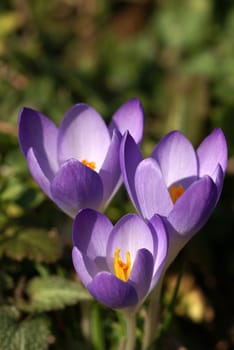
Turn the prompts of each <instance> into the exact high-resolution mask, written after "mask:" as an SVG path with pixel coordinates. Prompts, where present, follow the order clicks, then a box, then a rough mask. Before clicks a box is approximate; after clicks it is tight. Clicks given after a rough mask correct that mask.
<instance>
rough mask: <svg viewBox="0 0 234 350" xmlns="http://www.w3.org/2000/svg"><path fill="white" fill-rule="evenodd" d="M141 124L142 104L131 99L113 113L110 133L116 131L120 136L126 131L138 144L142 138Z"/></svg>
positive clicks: (142, 118)
mask: <svg viewBox="0 0 234 350" xmlns="http://www.w3.org/2000/svg"><path fill="white" fill-rule="evenodd" d="M143 122H144V111H143V107H142V104H141V102H140V101H139V100H138V99H137V98H132V99H130V100H128V101H127V102H126V103H124V104H123V105H122V106H121V107H120V108H119V109H118V110H117V111H116V112H115V114H114V115H113V117H112V121H111V123H110V127H109V128H110V131H111V132H112V131H113V130H114V129H118V130H119V131H120V132H121V134H122V135H123V134H124V133H125V131H127V130H128V131H129V133H130V134H131V136H132V137H133V138H134V140H135V141H136V143H139V142H141V140H142V136H143V127H144V125H143Z"/></svg>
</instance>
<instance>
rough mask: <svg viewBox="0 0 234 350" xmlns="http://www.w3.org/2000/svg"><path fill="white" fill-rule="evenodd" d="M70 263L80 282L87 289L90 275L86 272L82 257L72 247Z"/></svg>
mask: <svg viewBox="0 0 234 350" xmlns="http://www.w3.org/2000/svg"><path fill="white" fill-rule="evenodd" d="M72 261H73V265H74V268H75V270H76V272H77V274H78V276H79V278H80V280H81V282H82V283H83V284H84V285H85V287H87V285H88V284H89V283H90V282H91V281H92V273H90V271H88V269H87V266H86V264H85V262H84V258H83V255H82V254H81V252H80V251H79V250H78V249H77V248H76V247H73V249H72ZM91 270H92V269H91Z"/></svg>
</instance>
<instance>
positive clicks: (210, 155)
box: [197, 129, 227, 181]
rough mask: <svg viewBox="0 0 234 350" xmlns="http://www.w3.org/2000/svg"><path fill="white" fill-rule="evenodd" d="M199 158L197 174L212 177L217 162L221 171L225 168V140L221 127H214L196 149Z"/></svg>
mask: <svg viewBox="0 0 234 350" xmlns="http://www.w3.org/2000/svg"><path fill="white" fill-rule="evenodd" d="M197 155H198V159H199V176H200V177H202V176H205V175H209V176H210V177H212V179H213V180H214V181H215V179H214V178H213V176H212V175H213V173H214V172H215V170H216V168H217V166H218V164H220V166H221V168H222V170H223V173H225V171H226V168H227V142H226V138H225V136H224V133H223V132H222V130H221V129H215V130H214V131H213V132H212V133H211V134H210V135H208V136H207V137H206V138H205V139H204V140H203V142H202V143H201V144H200V146H199V147H198V149H197Z"/></svg>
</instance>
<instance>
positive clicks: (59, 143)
mask: <svg viewBox="0 0 234 350" xmlns="http://www.w3.org/2000/svg"><path fill="white" fill-rule="evenodd" d="M126 130H128V131H129V132H130V134H131V135H132V137H133V138H134V140H135V141H136V143H139V142H140V141H141V139H142V134H143V109H142V106H141V104H140V102H139V100H137V99H135V98H134V99H130V100H129V101H127V102H126V103H125V104H123V105H122V106H121V107H120V108H119V109H118V110H117V111H116V112H115V114H114V115H113V117H112V121H111V123H110V126H109V128H107V127H106V125H105V123H104V121H103V119H102V118H101V116H100V115H99V114H98V113H97V112H96V111H95V110H94V109H93V108H91V107H89V106H88V105H86V104H84V103H80V104H76V105H74V106H73V107H72V108H71V109H69V110H68V112H67V113H66V114H65V116H64V118H63V120H62V122H61V124H60V126H59V128H57V127H56V126H55V125H54V123H53V122H52V121H51V120H49V119H48V118H47V117H45V116H44V115H43V114H42V113H40V112H38V111H35V110H33V109H30V108H23V109H22V110H21V112H20V116H19V142H20V147H21V150H22V152H23V153H24V155H25V157H26V159H27V162H28V166H29V169H30V171H31V174H32V176H33V177H34V179H35V180H36V181H37V183H38V184H39V186H40V187H41V188H42V190H43V191H44V192H45V193H46V194H47V195H48V196H49V197H50V198H51V199H52V200H53V201H54V202H55V203H56V204H57V205H58V206H59V207H60V208H61V209H62V210H63V211H64V212H65V213H67V214H69V215H70V216H72V217H74V216H75V215H76V213H77V212H78V210H79V209H80V208H85V207H90V208H93V209H97V210H100V211H102V210H104V208H105V207H106V205H107V203H108V202H109V201H110V199H111V198H112V196H113V195H114V193H115V192H116V190H117V189H118V187H119V186H120V184H121V180H120V179H121V172H120V166H119V148H120V141H121V137H122V134H123V133H124V132H125V131H126Z"/></svg>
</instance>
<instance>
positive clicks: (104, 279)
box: [87, 272, 138, 309]
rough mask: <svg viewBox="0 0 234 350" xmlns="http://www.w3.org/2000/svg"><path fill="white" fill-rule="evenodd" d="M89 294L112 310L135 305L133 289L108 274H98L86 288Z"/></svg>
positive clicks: (135, 299)
mask: <svg viewBox="0 0 234 350" xmlns="http://www.w3.org/2000/svg"><path fill="white" fill-rule="evenodd" d="M87 288H88V290H89V292H90V293H91V294H92V295H93V296H94V297H95V298H96V299H97V300H99V301H100V302H101V303H103V304H104V305H106V306H108V307H111V308H113V309H121V308H125V307H128V306H133V305H135V304H137V302H138V297H137V293H136V291H135V289H134V288H133V287H132V286H131V285H130V284H129V283H126V282H123V281H121V280H120V279H118V278H116V277H115V276H113V275H112V274H110V273H107V272H102V273H99V274H98V275H97V276H96V277H95V278H94V279H93V281H92V282H91V283H90V284H89V285H88V286H87Z"/></svg>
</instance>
